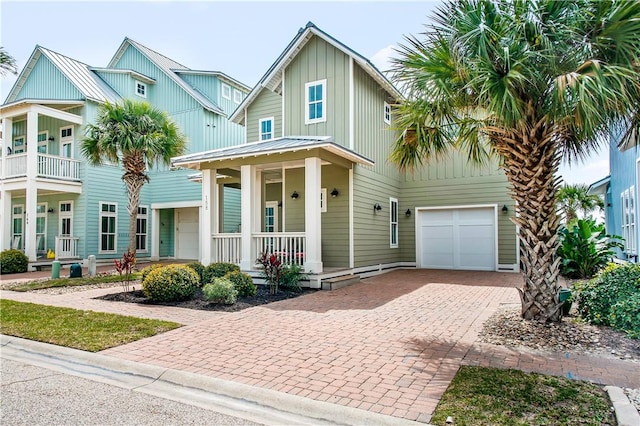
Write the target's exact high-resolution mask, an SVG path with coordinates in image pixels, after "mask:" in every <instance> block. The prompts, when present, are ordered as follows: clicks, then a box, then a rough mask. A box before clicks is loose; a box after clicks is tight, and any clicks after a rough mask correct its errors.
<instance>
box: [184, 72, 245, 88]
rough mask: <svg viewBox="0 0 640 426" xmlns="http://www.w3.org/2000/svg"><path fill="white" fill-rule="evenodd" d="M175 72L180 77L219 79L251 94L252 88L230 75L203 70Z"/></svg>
mask: <svg viewBox="0 0 640 426" xmlns="http://www.w3.org/2000/svg"><path fill="white" fill-rule="evenodd" d="M172 71H173V72H175V73H176V74H178V75H180V74H182V75H204V76H212V77H217V78H218V79H220V80H222V81H224V82H226V83H229V84H231V85H232V86H236V87H238V88H240V89H242V90H244V91H245V92H250V91H251V87H249V86H247V85H246V84H244V83H242V82H241V81H238V80H236V79H235V78H233V77H231V76H230V75H228V74H225V73H223V72H221V71H203V70H184V69H172Z"/></svg>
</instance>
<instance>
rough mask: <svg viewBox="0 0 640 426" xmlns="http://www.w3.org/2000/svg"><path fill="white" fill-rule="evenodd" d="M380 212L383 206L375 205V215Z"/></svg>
mask: <svg viewBox="0 0 640 426" xmlns="http://www.w3.org/2000/svg"><path fill="white" fill-rule="evenodd" d="M380 210H382V206H381V205H380V204H378V203H375V204H374V205H373V212H374V213H375V212H379V211H380Z"/></svg>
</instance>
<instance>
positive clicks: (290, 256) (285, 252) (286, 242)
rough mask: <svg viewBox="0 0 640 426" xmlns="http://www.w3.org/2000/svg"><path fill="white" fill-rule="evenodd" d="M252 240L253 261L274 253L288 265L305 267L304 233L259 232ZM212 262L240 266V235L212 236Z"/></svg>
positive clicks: (254, 234)
mask: <svg viewBox="0 0 640 426" xmlns="http://www.w3.org/2000/svg"><path fill="white" fill-rule="evenodd" d="M252 238H253V240H254V243H255V248H256V251H255V254H254V257H253V259H254V260H257V259H258V258H259V257H260V256H261V255H262V254H263V253H273V254H275V255H277V256H278V257H279V259H280V260H281V261H282V262H283V263H286V264H295V265H299V266H303V265H304V251H305V244H306V236H305V233H304V232H257V233H253V235H252ZM212 244H213V247H212V254H213V259H211V261H212V262H229V263H235V264H238V265H239V264H240V259H241V256H242V241H241V235H240V234H214V235H213V236H212Z"/></svg>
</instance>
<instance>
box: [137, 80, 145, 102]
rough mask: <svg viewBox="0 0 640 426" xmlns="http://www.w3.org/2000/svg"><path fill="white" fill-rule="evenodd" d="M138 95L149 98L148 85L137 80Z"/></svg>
mask: <svg viewBox="0 0 640 426" xmlns="http://www.w3.org/2000/svg"><path fill="white" fill-rule="evenodd" d="M136 95H138V96H140V97H142V98H146V97H147V85H146V84H144V83H142V82H140V81H138V80H136Z"/></svg>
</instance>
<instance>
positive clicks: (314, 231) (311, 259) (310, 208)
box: [304, 157, 322, 273]
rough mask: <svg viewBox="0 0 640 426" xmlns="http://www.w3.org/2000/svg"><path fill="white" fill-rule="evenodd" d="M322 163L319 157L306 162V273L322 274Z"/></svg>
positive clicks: (307, 159) (308, 159)
mask: <svg viewBox="0 0 640 426" xmlns="http://www.w3.org/2000/svg"><path fill="white" fill-rule="evenodd" d="M321 182H322V162H321V161H320V159H319V158H317V157H312V158H306V159H305V160H304V214H305V216H304V232H305V235H306V239H307V244H306V248H305V253H304V270H305V272H313V273H319V272H322V217H321V216H320V215H321V213H320V192H321Z"/></svg>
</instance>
